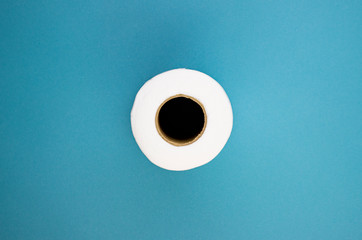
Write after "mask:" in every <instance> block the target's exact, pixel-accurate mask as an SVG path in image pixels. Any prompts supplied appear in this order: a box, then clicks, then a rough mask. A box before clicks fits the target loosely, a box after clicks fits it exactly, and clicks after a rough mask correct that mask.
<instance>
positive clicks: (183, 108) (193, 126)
mask: <svg viewBox="0 0 362 240" xmlns="http://www.w3.org/2000/svg"><path fill="white" fill-rule="evenodd" d="M158 123H159V127H160V129H161V130H162V132H163V133H164V135H165V136H166V137H168V138H171V139H174V140H177V141H181V142H182V141H188V140H192V139H194V138H196V137H197V136H198V135H199V134H200V133H201V132H202V130H203V128H204V124H205V116H204V111H203V109H202V107H201V106H200V105H199V104H198V103H197V102H195V101H193V100H192V99H190V98H186V97H176V98H173V99H170V100H169V101H167V102H166V103H164V105H163V106H162V107H161V109H160V112H159V115H158Z"/></svg>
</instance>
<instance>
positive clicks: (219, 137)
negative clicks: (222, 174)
mask: <svg viewBox="0 0 362 240" xmlns="http://www.w3.org/2000/svg"><path fill="white" fill-rule="evenodd" d="M173 96H187V97H189V98H191V99H193V100H194V101H195V102H197V103H198V104H199V105H201V106H202V109H203V111H204V114H205V124H204V128H203V130H202V132H201V133H200V134H199V135H198V136H197V138H195V139H194V140H193V141H191V142H188V143H185V144H173V143H172V141H166V138H165V137H164V136H162V135H163V134H161V132H160V131H159V129H158V124H157V115H158V112H159V109H160V106H161V105H163V104H164V103H165V101H168V100H167V99H170V98H172V97H173ZM131 125H132V132H133V135H134V137H135V139H136V142H137V144H138V146H139V147H140V149H141V150H142V152H143V153H144V154H145V155H146V156H147V158H148V159H149V160H150V161H151V162H152V163H154V164H155V165H157V166H159V167H161V168H164V169H168V170H175V171H182V170H188V169H192V168H196V167H199V166H201V165H204V164H206V163H208V162H210V161H211V160H212V159H213V158H215V157H216V156H217V155H218V154H219V152H220V151H221V150H222V148H223V147H224V146H225V144H226V142H227V140H228V138H229V136H230V133H231V130H232V125H233V114H232V108H231V104H230V101H229V98H228V97H227V95H226V93H225V91H224V89H223V88H222V87H221V86H220V84H218V83H217V82H216V81H215V80H214V79H212V78H211V77H209V76H208V75H206V74H204V73H201V72H199V71H195V70H189V69H174V70H171V71H167V72H164V73H161V74H159V75H157V76H155V77H153V78H152V79H151V80H149V81H147V82H146V83H145V84H144V85H143V86H142V88H141V89H140V90H139V92H138V93H137V96H136V99H135V101H134V104H133V108H132V111H131Z"/></svg>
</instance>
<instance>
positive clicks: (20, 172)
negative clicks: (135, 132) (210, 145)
mask: <svg viewBox="0 0 362 240" xmlns="http://www.w3.org/2000/svg"><path fill="white" fill-rule="evenodd" d="M361 26H362V2H361V1H342V0H341V1H326V0H323V1H315V0H310V1H224V0H213V1H195V0H183V1H168V0H155V1H110V0H99V1H68V0H67V1H65V0H62V1H60V0H59V1H19V0H2V1H1V2H0V31H1V32H0V143H1V144H0V239H248V240H254V239H276V240H282V239H328V240H330V239H338V240H341V239H353V240H355V239H356V240H357V239H362V174H361V171H362V44H361V43H362V27H361ZM179 67H186V68H191V69H197V70H200V71H202V72H205V73H207V74H209V75H210V76H212V77H213V78H215V79H216V80H218V81H219V82H220V83H221V85H222V86H223V87H224V88H225V90H226V92H227V93H228V95H229V97H230V100H231V102H232V105H233V111H234V129H233V132H232V135H231V137H230V140H229V142H228V143H227V145H226V147H225V148H224V150H223V151H222V152H221V153H220V155H219V156H218V157H217V158H215V159H214V161H212V162H211V163H209V164H207V165H206V166H203V167H200V168H197V169H194V170H190V171H186V172H171V171H166V170H163V169H161V168H158V167H156V166H155V165H153V164H151V163H150V162H149V161H148V160H147V159H146V157H145V156H144V155H143V154H142V152H141V151H140V150H139V148H138V146H137V144H136V142H135V141H134V139H133V136H132V132H131V126H130V119H129V118H130V111H131V107H132V104H133V100H134V97H135V95H136V93H137V91H138V89H139V88H140V87H141V86H142V85H143V83H145V81H147V80H148V79H150V78H151V77H153V76H154V75H156V74H158V73H161V72H163V71H166V70H170V69H173V68H179Z"/></svg>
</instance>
